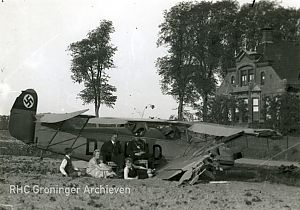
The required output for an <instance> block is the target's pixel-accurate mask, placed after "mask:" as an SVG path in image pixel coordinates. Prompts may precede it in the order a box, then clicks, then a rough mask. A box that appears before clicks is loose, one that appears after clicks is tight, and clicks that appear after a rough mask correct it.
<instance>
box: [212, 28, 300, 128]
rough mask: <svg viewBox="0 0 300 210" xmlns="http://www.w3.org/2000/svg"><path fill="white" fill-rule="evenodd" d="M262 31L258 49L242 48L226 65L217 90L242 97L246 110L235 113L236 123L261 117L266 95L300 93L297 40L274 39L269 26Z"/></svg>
mask: <svg viewBox="0 0 300 210" xmlns="http://www.w3.org/2000/svg"><path fill="white" fill-rule="evenodd" d="M262 32H263V33H262V34H263V38H262V41H261V44H260V45H259V46H258V49H257V50H255V51H249V50H246V49H244V50H242V51H241V52H240V53H239V54H238V55H236V65H235V66H234V67H232V68H230V69H227V74H226V76H225V78H224V81H223V82H222V84H221V85H220V87H219V88H218V89H217V92H216V94H217V95H226V96H234V97H236V98H237V99H243V100H244V102H245V104H246V106H247V113H239V114H238V116H239V119H238V121H239V123H259V122H262V121H263V119H264V116H262V112H261V111H262V107H263V103H264V102H263V98H264V97H265V96H276V95H280V94H283V93H285V92H293V93H295V94H299V93H300V42H298V41H273V38H272V33H273V31H272V29H270V28H265V29H263V30H262ZM237 112H238V110H237Z"/></svg>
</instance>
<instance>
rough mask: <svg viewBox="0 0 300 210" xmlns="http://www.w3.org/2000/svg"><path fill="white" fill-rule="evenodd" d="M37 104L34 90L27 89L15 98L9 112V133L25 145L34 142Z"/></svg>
mask: <svg viewBox="0 0 300 210" xmlns="http://www.w3.org/2000/svg"><path fill="white" fill-rule="evenodd" d="M37 103H38V96H37V93H36V92H35V90H33V89H27V90H25V91H22V93H21V94H20V95H19V96H18V97H17V98H16V100H15V103H14V105H13V107H12V108H11V110H10V117H9V127H8V128H9V132H10V134H11V135H12V136H13V137H15V138H16V139H19V140H22V141H23V142H25V143H33V142H34V132H35V124H34V121H35V115H36V110H37Z"/></svg>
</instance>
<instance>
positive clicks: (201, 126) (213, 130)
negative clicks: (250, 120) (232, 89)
mask: <svg viewBox="0 0 300 210" xmlns="http://www.w3.org/2000/svg"><path fill="white" fill-rule="evenodd" d="M188 130H189V131H192V132H195V133H200V134H207V135H212V136H219V137H229V138H230V137H233V136H237V135H239V134H246V135H254V136H257V137H274V136H281V134H280V133H278V132H276V131H274V130H272V129H254V128H238V127H236V128H235V127H231V126H226V125H220V124H214V123H202V122H197V123H195V124H193V125H192V126H190V127H189V128H188Z"/></svg>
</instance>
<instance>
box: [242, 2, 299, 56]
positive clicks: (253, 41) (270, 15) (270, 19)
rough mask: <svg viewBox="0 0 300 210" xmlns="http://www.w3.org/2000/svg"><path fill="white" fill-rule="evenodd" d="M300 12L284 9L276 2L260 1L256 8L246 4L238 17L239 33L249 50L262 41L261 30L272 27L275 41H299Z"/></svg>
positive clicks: (293, 9)
mask: <svg viewBox="0 0 300 210" xmlns="http://www.w3.org/2000/svg"><path fill="white" fill-rule="evenodd" d="M299 20H300V10H299V9H298V10H297V9H295V8H284V7H282V6H280V4H279V3H278V2H276V1H258V2H256V3H255V4H254V7H250V6H249V4H244V5H243V6H242V7H241V9H240V11H239V13H238V16H237V31H238V33H239V34H240V35H239V37H241V38H242V39H244V41H245V43H246V44H247V49H248V50H250V49H253V50H254V49H255V48H256V47H257V45H258V44H259V43H260V41H261V37H262V33H261V29H262V28H265V27H271V28H272V29H273V30H274V32H273V38H274V40H275V41H276V40H289V41H290V40H297V39H299V37H300V21H299Z"/></svg>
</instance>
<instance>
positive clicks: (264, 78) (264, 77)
mask: <svg viewBox="0 0 300 210" xmlns="http://www.w3.org/2000/svg"><path fill="white" fill-rule="evenodd" d="M265 80H266V75H265V72H261V73H260V84H261V85H264V84H265Z"/></svg>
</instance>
